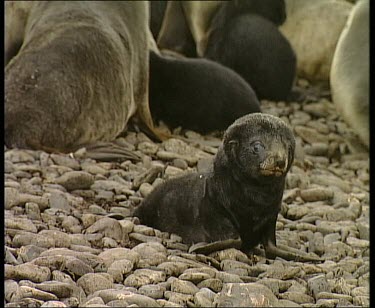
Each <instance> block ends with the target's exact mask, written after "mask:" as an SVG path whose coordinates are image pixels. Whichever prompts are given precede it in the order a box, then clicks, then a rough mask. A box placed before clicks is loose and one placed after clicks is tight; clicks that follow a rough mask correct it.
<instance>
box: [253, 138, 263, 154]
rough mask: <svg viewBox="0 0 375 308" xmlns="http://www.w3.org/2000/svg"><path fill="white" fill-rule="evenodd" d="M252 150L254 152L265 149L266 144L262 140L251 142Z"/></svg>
mask: <svg viewBox="0 0 375 308" xmlns="http://www.w3.org/2000/svg"><path fill="white" fill-rule="evenodd" d="M251 150H252V152H253V153H254V154H258V153H261V152H262V151H264V145H263V144H262V143H261V142H260V141H255V142H253V143H252V144H251Z"/></svg>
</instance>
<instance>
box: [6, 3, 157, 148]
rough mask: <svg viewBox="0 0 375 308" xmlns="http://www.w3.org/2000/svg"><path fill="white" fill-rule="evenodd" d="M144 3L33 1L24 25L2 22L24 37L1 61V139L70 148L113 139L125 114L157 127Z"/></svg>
mask: <svg viewBox="0 0 375 308" xmlns="http://www.w3.org/2000/svg"><path fill="white" fill-rule="evenodd" d="M6 5H8V4H7V3H6ZM9 5H13V9H14V10H16V9H17V5H18V2H14V3H10V4H9ZM148 9H149V7H148V3H147V2H146V1H128V2H127V1H90V2H86V1H82V2H79V1H40V2H39V1H36V2H31V5H30V7H29V9H28V10H27V11H26V12H25V14H26V15H27V17H26V22H24V23H22V24H19V25H20V27H21V28H22V29H12V28H10V29H9V28H7V29H5V32H6V33H12V32H13V31H16V32H17V33H19V35H17V37H18V38H20V37H21V38H22V45H21V47H20V49H19V52H18V53H17V55H16V56H14V57H13V58H12V59H11V60H10V62H9V63H8V65H7V66H6V69H5V144H6V145H7V146H8V147H22V148H33V149H51V150H54V151H55V150H56V151H61V152H68V151H74V150H75V149H77V148H78V147H80V146H83V145H86V144H90V143H93V142H96V141H112V140H113V139H114V138H115V137H116V136H117V135H118V134H119V133H121V132H122V131H123V130H124V129H125V127H126V125H127V123H128V121H129V120H130V119H134V120H135V121H139V122H140V123H141V124H142V125H143V126H144V129H145V130H146V131H149V132H150V133H155V135H157V133H156V130H155V129H154V127H153V122H152V118H151V114H150V110H149V105H148V74H149V67H148V64H149V60H148V57H149V44H150V42H149V41H150V36H151V33H150V30H149V10H148ZM11 11H12V10H11ZM14 17H17V16H14ZM7 18H8V16H6V19H7ZM9 24H10V25H11V24H14V23H12V22H10V23H9ZM6 25H8V23H6ZM21 34H22V35H21ZM7 36H8V37H10V36H9V35H7ZM7 44H10V45H12V44H15V42H12V41H7ZM8 47H9V46H8ZM8 47H7V48H8Z"/></svg>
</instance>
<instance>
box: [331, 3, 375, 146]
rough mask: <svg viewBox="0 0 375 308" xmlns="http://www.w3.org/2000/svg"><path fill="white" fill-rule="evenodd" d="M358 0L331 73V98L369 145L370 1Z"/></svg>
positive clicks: (336, 52)
mask: <svg viewBox="0 0 375 308" xmlns="http://www.w3.org/2000/svg"><path fill="white" fill-rule="evenodd" d="M369 2H370V1H368V0H359V1H358V2H357V3H356V4H355V6H354V8H353V10H352V12H351V14H350V16H349V18H348V21H347V24H346V25H345V27H344V30H343V31H342V33H341V36H340V38H339V41H338V43H337V46H336V51H335V53H334V56H333V61H332V68H331V73H330V77H331V78H330V81H331V92H332V101H333V103H334V104H335V105H336V108H337V110H338V111H339V112H340V114H341V115H342V116H343V118H344V120H345V121H346V122H347V123H348V124H349V125H350V126H351V127H352V128H353V129H354V131H355V132H356V133H357V134H358V135H359V137H360V139H361V141H362V142H363V143H364V144H365V145H366V146H367V147H369V144H370V122H369V113H370V110H369V94H370V93H369V79H370V73H369V67H370V63H369V62H370V57H369V39H370V37H369V31H370V24H369V5H370V3H369Z"/></svg>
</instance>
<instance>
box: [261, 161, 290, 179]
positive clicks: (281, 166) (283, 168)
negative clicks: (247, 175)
mask: <svg viewBox="0 0 375 308" xmlns="http://www.w3.org/2000/svg"><path fill="white" fill-rule="evenodd" d="M259 169H260V170H259V172H260V174H262V175H265V176H282V175H284V174H286V172H287V169H288V159H287V158H285V159H280V158H275V157H268V158H267V159H266V160H264V161H263V162H262V163H261V164H260V165H259Z"/></svg>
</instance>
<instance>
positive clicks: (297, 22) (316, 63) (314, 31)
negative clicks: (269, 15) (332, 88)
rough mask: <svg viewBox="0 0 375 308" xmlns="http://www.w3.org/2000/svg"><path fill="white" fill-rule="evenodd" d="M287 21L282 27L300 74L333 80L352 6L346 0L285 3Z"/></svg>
mask: <svg viewBox="0 0 375 308" xmlns="http://www.w3.org/2000/svg"><path fill="white" fill-rule="evenodd" d="M285 5H286V16H287V18H286V21H285V23H284V24H283V25H282V26H281V27H280V28H279V29H280V31H281V33H282V34H284V35H285V37H286V38H287V39H288V40H289V42H290V44H291V45H292V47H293V50H294V51H295V52H296V55H297V75H298V76H299V77H302V78H306V79H308V80H310V81H323V82H327V83H328V81H329V72H330V69H331V63H332V58H333V54H334V52H335V48H336V44H337V41H338V39H339V36H340V33H341V31H342V29H343V28H344V25H345V23H346V20H347V18H348V16H349V13H350V10H351V8H352V6H353V5H352V4H351V3H349V2H346V1H342V0H285Z"/></svg>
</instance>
